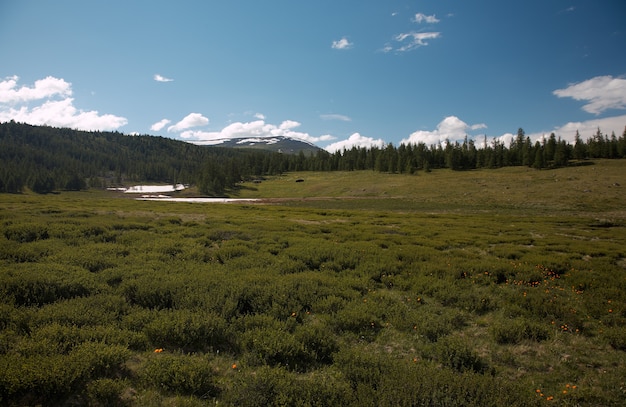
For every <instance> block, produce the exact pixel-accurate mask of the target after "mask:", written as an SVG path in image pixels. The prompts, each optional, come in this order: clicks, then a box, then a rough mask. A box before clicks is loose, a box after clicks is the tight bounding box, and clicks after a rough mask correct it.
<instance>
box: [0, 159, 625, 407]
mask: <svg viewBox="0 0 626 407" xmlns="http://www.w3.org/2000/svg"><path fill="white" fill-rule="evenodd" d="M296 179H303V180H304V182H298V183H296V182H295V181H296ZM193 192H194V191H193V189H192V190H185V191H182V192H180V194H178V195H175V196H193ZM120 195H122V194H117V195H115V194H112V193H111V192H108V191H95V190H92V191H88V192H71V193H70V192H63V193H60V194H51V195H45V196H42V195H32V194H22V195H7V194H4V195H0V297H1V298H2V303H1V304H0V366H3V368H2V369H0V403H1V404H3V405H9V406H10V405H35V404H47V405H55V404H56V405H77V404H83V405H84V404H91V405H137V406H150V405H154V406H156V405H189V406H196V405H197V406H201V405H207V404H215V403H219V404H220V405H244V406H245V405H264V406H265V405H319V406H321V405H344V406H347V405H355V406H357V405H358V406H363V405H372V406H374V405H480V406H488V405H493V406H501V405H519V406H527V405H544V404H548V405H553V404H556V405H587V406H596V405H615V406H619V405H623V401H624V399H625V397H626V379H625V378H626V339H625V338H626V260H625V259H626V250H625V249H624V248H626V211H625V209H624V208H625V204H626V161H623V160H622V161H618V160H614V161H597V162H596V163H595V164H593V165H585V166H578V167H572V168H564V169H559V170H551V171H535V170H530V169H527V168H503V169H498V170H480V171H469V172H452V171H446V170H441V171H433V172H431V173H422V172H420V173H419V174H418V175H415V176H409V175H393V174H380V173H375V172H337V173H328V172H325V173H308V172H302V173H291V174H286V175H283V176H280V177H275V178H270V179H267V180H265V181H263V182H261V183H260V184H258V183H249V184H244V185H243V186H242V188H241V189H239V190H238V191H236V193H233V194H232V195H231V197H233V198H245V199H260V200H261V201H260V202H254V201H252V202H246V203H240V202H239V203H229V204H220V205H216V204H203V203H187V202H159V201H136V200H134V199H124V198H122V197H120Z"/></svg>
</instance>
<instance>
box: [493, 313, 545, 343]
mask: <svg viewBox="0 0 626 407" xmlns="http://www.w3.org/2000/svg"><path fill="white" fill-rule="evenodd" d="M489 333H490V334H491V336H492V337H493V339H494V340H495V341H496V342H497V343H500V344H516V343H520V342H521V341H523V340H530V341H535V342H541V341H545V340H547V339H549V338H550V328H549V327H548V326H547V325H545V323H543V324H542V323H540V322H533V321H529V320H528V319H526V318H514V319H500V320H497V321H496V322H494V323H493V324H492V325H491V326H490V327H489Z"/></svg>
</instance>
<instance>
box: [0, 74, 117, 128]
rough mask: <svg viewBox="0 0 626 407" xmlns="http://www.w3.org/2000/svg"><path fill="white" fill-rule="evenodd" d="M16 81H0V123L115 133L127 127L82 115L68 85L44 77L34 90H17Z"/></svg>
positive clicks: (86, 113) (112, 119) (14, 78)
mask: <svg viewBox="0 0 626 407" xmlns="http://www.w3.org/2000/svg"><path fill="white" fill-rule="evenodd" d="M18 81H19V78H18V77H17V76H11V77H9V78H6V79H5V80H3V81H0V122H5V121H10V120H15V121H16V122H22V123H29V124H33V125H48V126H55V127H69V128H73V129H79V130H115V129H118V128H120V127H122V126H124V125H126V124H127V123H128V120H127V119H126V118H125V117H120V116H115V115H112V114H100V113H98V111H95V110H91V111H83V110H80V109H78V108H76V107H75V106H74V99H73V98H71V97H70V96H71V95H72V84H71V83H70V82H67V81H65V80H64V79H62V78H55V77H52V76H48V77H46V78H44V79H40V80H37V81H35V83H34V86H32V87H28V86H22V87H18V85H17V83H18Z"/></svg>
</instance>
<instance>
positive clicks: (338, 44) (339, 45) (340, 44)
mask: <svg viewBox="0 0 626 407" xmlns="http://www.w3.org/2000/svg"><path fill="white" fill-rule="evenodd" d="M332 48H333V49H348V48H352V43H351V42H350V41H348V39H347V38H346V37H343V38H342V39H340V40H338V41H333V44H332Z"/></svg>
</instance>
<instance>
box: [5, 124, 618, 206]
mask: <svg viewBox="0 0 626 407" xmlns="http://www.w3.org/2000/svg"><path fill="white" fill-rule="evenodd" d="M624 157H626V131H625V132H624V134H622V135H621V136H620V137H617V136H616V135H615V134H611V136H608V135H605V134H602V132H601V131H600V129H598V131H597V132H596V134H594V135H590V136H589V137H588V138H587V139H586V140H584V139H583V136H580V135H577V136H576V140H575V143H574V144H569V143H567V142H566V141H564V140H562V139H561V138H557V136H556V135H555V134H554V133H552V134H551V135H550V136H549V137H546V138H544V139H543V140H542V141H536V142H534V143H533V142H532V141H531V139H530V138H529V137H527V136H526V135H525V133H524V130H523V129H521V128H520V129H519V130H518V133H517V137H516V138H515V139H514V140H513V141H512V142H511V143H510V145H508V146H506V145H504V144H503V143H502V142H500V141H499V140H498V139H492V140H488V139H487V138H486V137H485V138H484V139H483V140H481V141H480V142H478V141H474V140H471V139H467V138H466V139H465V140H464V141H463V143H459V142H454V143H451V142H448V143H445V145H441V144H439V145H433V146H427V145H426V144H423V143H420V144H416V145H404V144H401V145H400V146H398V147H396V146H394V145H393V144H391V143H390V144H388V145H387V146H386V147H385V148H378V147H371V148H362V147H353V148H351V149H349V150H344V151H340V152H336V153H332V154H331V153H328V152H327V151H324V150H318V151H317V153H315V154H305V153H304V152H303V151H300V152H299V153H298V154H282V153H277V152H271V151H263V150H258V149H233V148H224V147H207V146H198V145H194V144H189V143H185V142H182V141H177V140H172V139H169V138H164V137H155V136H146V135H143V136H128V135H124V134H122V133H119V132H86V131H78V130H70V129H58V128H52V127H45V126H31V125H28V124H20V123H15V122H9V123H2V124H0V161H1V162H2V166H1V167H0V192H10V193H19V192H21V191H22V190H23V189H24V188H29V189H31V190H32V191H35V192H38V193H48V192H52V191H54V190H80V189H84V188H87V187H103V186H115V185H122V184H125V183H128V182H162V183H186V184H194V185H196V186H197V187H198V190H199V191H200V192H201V193H203V194H207V195H223V194H225V193H226V191H227V190H228V189H230V188H234V187H236V186H237V184H238V183H239V182H241V181H242V180H246V179H251V178H254V177H259V176H263V175H275V174H280V173H282V172H285V171H353V170H374V171H380V172H390V173H408V174H413V173H415V172H417V171H430V170H431V169H436V168H450V169H453V170H469V169H476V168H500V167H506V166H528V167H532V168H536V169H542V168H556V167H563V166H567V165H571V164H572V163H579V162H580V161H581V160H587V159H594V158H624Z"/></svg>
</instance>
